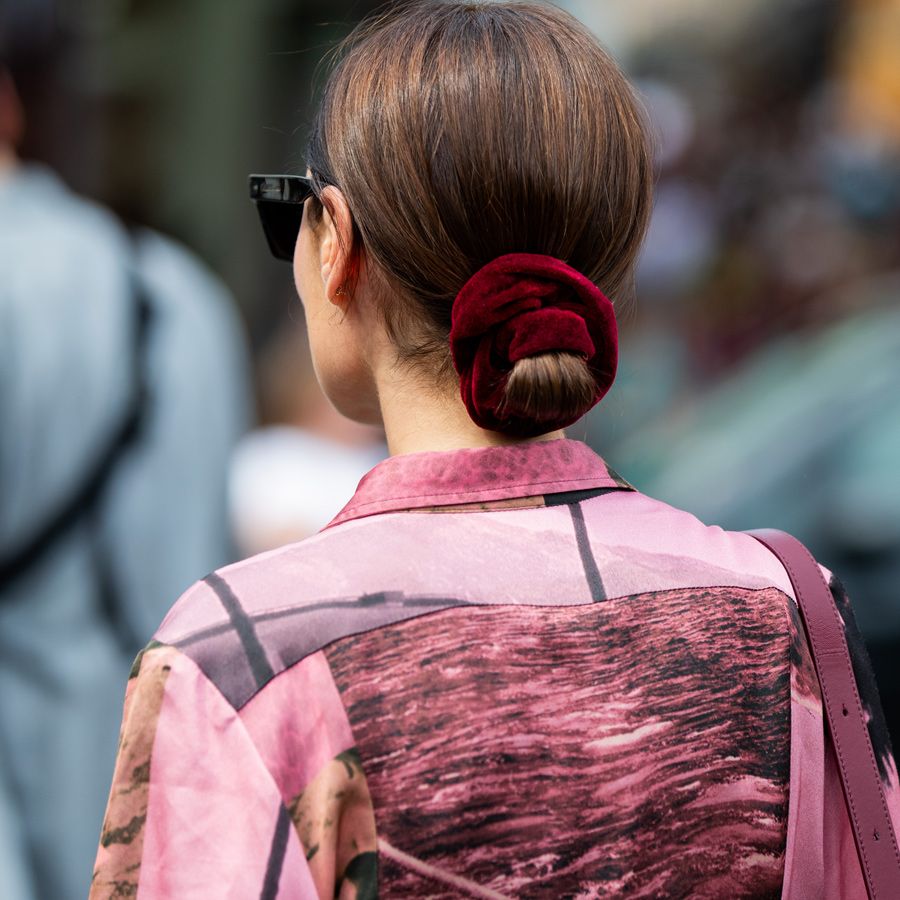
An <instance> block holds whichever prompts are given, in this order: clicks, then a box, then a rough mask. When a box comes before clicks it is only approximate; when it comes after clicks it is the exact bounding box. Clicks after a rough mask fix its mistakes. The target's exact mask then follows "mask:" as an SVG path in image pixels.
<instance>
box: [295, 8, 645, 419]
mask: <svg viewBox="0 0 900 900" xmlns="http://www.w3.org/2000/svg"><path fill="white" fill-rule="evenodd" d="M308 165H309V168H310V171H311V173H312V176H313V179H314V182H315V184H316V187H317V193H318V195H319V196H320V197H321V198H322V200H323V202H324V204H325V208H326V212H325V214H324V215H325V217H326V218H328V219H329V220H333V222H334V223H336V224H341V213H342V207H343V204H344V202H345V203H346V211H349V213H350V215H351V216H352V220H351V222H349V223H348V222H347V221H346V220H344V221H343V225H342V227H341V228H337V231H336V233H337V236H338V239H339V243H344V244H349V249H350V255H349V257H348V259H349V260H350V267H351V268H353V267H354V266H355V267H356V268H355V269H354V271H353V274H352V276H351V277H350V278H349V279H348V280H347V283H346V285H345V286H344V289H345V291H348V292H350V293H351V294H352V292H353V290H354V278H355V277H357V276H359V274H360V272H362V273H364V277H365V279H366V282H367V289H368V290H369V292H370V295H371V297H372V302H373V303H374V304H375V305H376V306H377V309H378V312H379V314H380V317H381V321H382V322H383V323H384V326H385V330H386V334H387V335H388V336H389V338H390V341H391V343H392V345H393V346H394V347H395V348H396V352H397V355H398V358H399V360H400V361H401V363H404V362H405V363H409V364H411V365H415V366H418V367H419V368H420V369H421V370H422V371H423V373H425V374H426V377H430V378H432V379H433V380H434V381H435V382H440V381H442V380H443V381H447V380H448V379H449V378H450V377H452V371H453V370H452V364H451V360H450V348H449V343H448V334H449V331H450V325H451V309H452V306H453V301H454V298H455V297H456V296H457V294H458V292H459V291H460V289H461V288H462V287H463V285H464V284H465V283H466V282H467V281H468V280H469V279H470V277H471V276H472V275H473V274H474V273H475V272H476V271H477V270H479V269H480V268H481V267H482V266H484V265H485V264H486V263H488V262H490V261H491V260H494V259H496V258H497V257H499V256H503V255H505V254H509V253H532V254H544V255H547V256H551V257H556V258H558V259H561V260H563V261H565V262H566V263H568V265H570V266H571V267H572V268H574V269H576V270H577V271H579V272H581V273H583V274H584V275H585V276H587V278H588V279H590V281H592V282H594V284H596V285H597V286H598V287H599V288H600V289H601V290H602V291H603V292H604V293H605V294H606V295H607V296H609V297H611V298H612V299H616V298H618V297H621V296H622V295H623V293H624V292H625V291H627V290H629V289H630V277H631V273H632V271H633V265H634V261H635V257H636V254H637V251H638V248H639V246H640V243H641V240H642V238H643V235H644V231H645V228H646V224H647V220H648V217H649V211H650V205H651V162H650V154H649V150H648V146H647V137H646V132H645V127H644V123H643V120H642V116H641V112H640V108H639V105H638V103H637V102H636V100H635V98H634V95H633V93H632V90H631V88H630V86H629V85H628V83H627V81H626V80H625V78H624V76H623V75H622V73H621V72H620V71H619V69H618V67H617V66H616V64H615V63H614V62H613V61H612V60H611V58H610V57H609V56H608V55H607V54H606V53H605V52H604V51H603V50H602V49H601V48H600V46H599V45H598V44H597V42H596V41H595V40H594V39H593V38H592V37H591V35H590V34H589V33H588V32H587V30H586V29H585V28H584V27H583V26H582V25H580V24H579V23H578V22H577V20H575V19H574V18H573V17H572V16H570V15H568V14H567V13H564V12H562V11H561V10H559V9H556V8H554V7H552V6H549V5H548V6H545V5H541V4H537V3H516V2H473V3H464V2H415V3H405V4H401V5H398V6H394V7H392V8H391V9H390V10H389V11H388V12H387V13H385V14H382V15H380V16H377V17H374V18H372V19H370V20H368V21H366V22H364V23H363V24H362V25H361V26H360V27H359V28H358V29H357V30H356V31H355V32H354V33H353V34H352V35H351V36H350V38H349V39H348V41H347V43H346V45H345V47H344V48H343V52H342V55H341V57H340V60H339V62H338V64H337V66H336V67H335V69H334V71H333V73H332V75H331V77H330V79H329V81H328V83H327V85H326V88H325V92H324V97H323V100H322V104H321V108H320V110H319V113H318V115H317V117H316V120H315V122H314V127H313V134H312V139H311V142H310V146H309V153H308ZM328 185H333V186H336V187H337V189H338V190H337V191H334V190H332V191H330V192H329V191H327V190H325V189H326V186H328ZM320 215H321V210H319V209H317V208H316V207H315V206H313V207H312V208H308V209H307V216H306V217H305V227H313V226H316V225H317V224H318V223H319V221H320ZM341 234H343V236H344V238H345V239H346V241H344V240H343V239H342V238H341V237H340V236H341ZM302 243H303V236H302V233H301V244H302ZM345 249H347V248H346V247H345ZM319 258H320V259H321V258H322V257H321V254H320V256H319ZM311 259H312V256H311V254H310V253H307V255H306V257H305V258H304V260H303V262H305V264H307V265H308V264H309V263H310V260H311ZM300 261H301V260H298V263H299V262H300ZM298 284H299V286H300V287H301V294H302V293H303V283H302V278H300V277H299V276H298ZM313 340H314V347H313V350H314V353H315V352H316V347H315V337H314V336H313ZM320 370H321V367H320ZM320 374H321V371H320ZM324 380H325V381H326V384H325V387H326V390H328V387H329V385H328V383H327V381H328V379H327V377H326V378H325V379H324ZM506 393H507V396H506V398H505V401H506V404H507V407H508V408H509V409H511V410H512V411H514V412H515V411H518V412H523V411H524V412H525V413H527V414H529V415H530V414H532V413H539V412H540V410H541V409H542V408H543V407H545V406H547V405H548V404H551V405H553V404H555V405H560V404H562V405H564V406H565V405H568V406H572V407H573V408H574V407H580V411H581V412H583V411H586V409H587V407H588V406H589V405H590V398H591V397H592V396H593V389H592V376H591V374H590V372H589V370H588V369H587V367H586V365H585V363H584V361H583V360H582V359H581V358H580V357H577V356H573V355H571V354H567V353H552V354H543V355H542V356H538V357H530V358H527V359H523V360H521V361H519V362H517V363H516V365H515V366H514V367H513V370H512V372H511V373H510V374H509V377H508V380H507V385H506Z"/></svg>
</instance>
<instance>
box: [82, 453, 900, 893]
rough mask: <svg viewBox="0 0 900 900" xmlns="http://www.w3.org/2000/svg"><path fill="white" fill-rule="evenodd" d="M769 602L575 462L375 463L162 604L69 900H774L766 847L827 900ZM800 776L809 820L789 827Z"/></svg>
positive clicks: (783, 599) (692, 537)
mask: <svg viewBox="0 0 900 900" xmlns="http://www.w3.org/2000/svg"><path fill="white" fill-rule="evenodd" d="M790 595H791V588H790V582H789V580H788V579H787V576H786V574H785V573H784V571H783V570H782V568H781V566H780V564H779V563H778V562H777V561H776V560H775V559H774V557H772V556H771V555H769V553H768V552H767V551H766V550H764V549H763V548H762V547H761V546H760V545H759V544H758V543H757V542H756V541H754V540H753V539H752V538H750V537H748V536H746V535H742V534H734V533H727V532H723V531H721V530H720V529H717V528H707V527H705V526H703V525H702V524H701V523H699V522H698V521H697V520H696V519H694V518H693V517H692V516H690V515H688V514H687V513H684V512H681V511H678V510H674V509H672V508H671V507H668V506H666V505H664V504H661V503H658V502H656V501H653V500H651V499H649V498H647V497H644V496H643V495H641V494H639V493H638V492H636V491H635V490H633V489H632V488H631V487H630V486H629V485H627V484H626V483H625V482H623V481H622V480H621V479H620V478H619V477H618V476H616V475H615V473H613V472H611V471H609V469H608V468H607V467H606V466H605V465H604V464H603V462H602V461H601V460H600V458H599V457H596V456H595V455H594V454H593V453H592V452H591V451H590V450H589V449H588V448H587V447H586V446H585V445H583V444H580V443H578V442H575V441H568V440H562V441H551V442H544V443H535V444H531V445H528V446H512V447H500V448H487V449H479V450H462V451H453V452H443V453H423V454H412V455H408V456H401V457H396V458H394V459H391V460H388V461H386V462H385V463H382V464H380V465H379V466H377V467H376V468H375V469H374V470H373V471H372V473H370V475H369V476H367V478H366V479H364V480H363V482H362V484H361V486H360V489H359V490H358V492H357V494H356V495H355V497H354V499H353V500H352V501H351V503H350V504H348V506H347V507H346V508H345V510H344V511H343V512H342V513H341V514H340V515H339V516H338V517H337V519H336V520H335V524H333V525H332V526H330V527H329V529H327V530H326V531H325V532H324V533H322V534H321V535H320V536H318V537H316V538H314V539H312V540H309V541H304V542H302V543H300V544H297V545H293V546H291V547H287V548H285V549H283V550H278V551H275V552H273V553H269V554H265V555H263V556H261V557H256V558H254V559H251V560H247V561H245V562H243V563H239V564H237V565H235V566H231V567H229V568H227V569H225V570H222V571H221V572H219V573H216V574H213V575H211V576H209V577H208V578H207V579H205V580H204V581H203V582H200V583H198V585H196V586H195V587H194V588H193V589H192V590H191V591H189V592H188V593H187V594H186V595H185V596H184V597H183V598H182V599H181V600H180V601H179V603H178V604H176V606H175V607H174V608H173V610H172V612H171V613H170V615H169V616H168V618H167V619H166V621H165V622H164V623H163V626H162V627H161V629H160V631H159V633H158V634H157V641H159V642H160V644H151V645H150V649H148V651H146V652H145V653H144V655H143V658H142V660H141V663H140V666H139V667H138V671H137V672H136V673H135V676H136V677H134V678H133V679H132V681H131V682H130V685H129V703H130V705H132V704H133V705H134V706H135V708H141V709H143V710H144V714H143V715H142V716H140V717H139V720H138V721H133V720H132V718H131V717H130V716H129V715H128V713H127V711H126V719H125V723H126V724H125V730H124V733H123V739H124V744H125V745H127V746H129V747H130V748H132V753H129V754H128V755H127V757H125V758H124V759H123V760H122V761H120V766H119V769H118V770H117V776H116V781H115V783H114V786H113V793H112V798H111V805H110V810H109V813H108V820H107V823H106V827H105V830H104V840H103V843H104V845H105V846H109V845H112V844H114V843H116V841H117V840H118V839H121V835H123V834H125V833H128V835H129V837H130V838H131V842H132V843H131V850H130V852H128V853H119V854H115V855H111V856H110V864H109V865H107V864H106V863H104V856H103V852H102V851H101V855H100V857H99V860H98V862H99V868H98V873H97V876H96V879H95V888H98V889H99V888H100V887H101V885H112V884H119V883H121V882H123V881H125V882H131V883H134V884H135V885H136V884H137V883H138V880H139V881H140V885H141V889H142V892H143V891H146V892H147V895H148V896H173V897H175V896H177V897H182V896H192V891H195V892H196V890H197V885H201V884H207V885H227V886H228V887H229V890H230V893H229V894H228V895H231V896H241V897H243V896H256V895H257V894H258V893H259V892H260V891H261V890H262V889H263V887H264V885H268V886H269V887H268V893H265V892H264V894H263V895H264V896H270V897H294V896H297V897H300V896H320V897H328V896H332V895H335V896H337V895H338V894H340V896H348V897H352V896H359V897H364V896H365V897H373V896H376V895H380V896H386V897H423V896H429V897H460V896H483V897H598V896H609V895H616V894H618V893H624V894H627V895H629V896H648V897H677V896H692V897H695V896H708V897H721V896H754V897H763V896H781V890H782V888H781V885H782V880H783V878H784V875H785V866H786V858H785V849H786V845H788V849H789V851H792V855H789V858H788V860H787V864H788V865H789V866H790V867H791V869H792V871H793V877H794V878H796V879H798V880H799V883H800V884H802V885H803V886H804V887H805V889H807V890H809V889H810V888H812V887H813V885H814V883H815V879H820V880H821V879H823V875H824V881H820V884H822V885H827V889H826V888H825V887H824V886H823V887H822V890H821V892H816V896H822V897H827V896H844V897H850V896H856V895H858V892H864V887H863V885H862V881H861V880H859V874H858V863H857V861H856V851H855V847H854V845H853V838H852V833H851V832H850V830H849V824H848V822H847V818H846V813H845V812H844V811H843V799H842V796H841V793H840V786H839V783H838V782H837V781H836V772H835V771H834V770H833V768H829V770H828V774H827V781H826V770H825V754H824V743H823V738H824V733H823V725H822V712H821V700H820V697H819V693H818V685H817V682H816V679H815V675H814V671H813V669H812V663H811V660H810V657H809V651H808V649H807V645H806V641H805V639H803V638H802V637H801V635H802V628H800V627H799V618H798V612H797V608H796V605H795V603H794V601H793V600H792V599H791V596H790ZM848 636H849V637H851V638H854V637H855V633H854V632H853V631H852V630H851V633H850V634H849V635H848ZM851 645H852V641H851ZM869 678H870V674H869V673H868V671H866V672H864V673H863V674H862V676H861V677H858V683H859V685H860V688H861V692H862V695H863V700H864V703H866V704H867V705H869V707H870V713H871V714H873V716H874V719H873V724H874V725H876V726H880V721H879V720H880V707H879V706H878V704H877V697H875V698H873V697H872V696H871V695H869V696H867V694H869V691H870V689H869V684H870V681H869V680H868V679H869ZM151 694H152V695H153V696H154V697H157V698H158V702H157V703H155V704H154V703H149V704H148V702H147V699H146V698H147V696H148V695H151ZM138 695H143V698H142V702H140V703H137V704H135V697H136V696H138ZM873 699H874V705H873ZM151 708H152V709H153V714H152V715H150V716H147V715H146V711H147V710H148V709H151ZM870 728H871V730H872V731H873V736H876V748H875V749H876V753H877V755H878V756H879V759H880V765H881V768H882V772H883V774H884V775H885V776H886V778H887V779H889V784H890V796H891V799H892V800H893V801H895V804H896V805H895V814H896V812H897V810H898V809H900V803H896V801H897V800H898V793H897V776H896V769H895V767H894V762H893V759H892V757H891V755H890V749H889V747H888V746H887V742H886V737H885V733H884V731H883V729H882V728H880V727H874V728H873V727H872V726H870ZM211 732H213V733H214V737H215V740H214V741H213V740H211V738H212V737H213V734H211ZM792 741H793V742H794V747H795V750H794V759H793V760H792V757H791V746H792ZM213 745H215V746H216V749H215V754H216V758H215V760H214V761H213V764H212V765H211V764H210V763H211V761H210V760H209V759H208V758H207V755H208V753H209V751H210V747H211V746H213ZM829 752H830V750H829ZM160 757H162V758H163V762H162V765H161V766H160V769H161V771H164V772H165V773H166V774H165V783H164V784H161V785H160V786H159V788H157V787H156V785H155V783H154V778H153V773H154V771H155V769H156V767H157V764H158V762H157V761H158V760H159V758H160ZM830 765H831V767H833V760H830ZM148 772H149V773H150V774H149V780H148V779H147V773H148ZM792 779H793V782H792ZM800 779H803V785H804V792H805V791H809V792H810V794H808V795H807V797H808V796H811V795H812V796H817V797H819V798H820V802H819V804H818V805H817V804H815V803H812V804H810V803H807V805H806V806H805V807H804V809H803V811H802V814H801V812H800V810H799V809H796V810H792V812H794V815H793V816H791V815H790V814H789V791H788V785H789V783H794V784H797V785H799V784H800ZM173 783H174V784H177V785H178V790H177V791H175V792H173V791H172V784H173ZM823 804H824V805H823ZM817 811H818V812H817ZM897 820H900V816H898V817H896V818H895V821H897ZM135 823H139V825H137V826H136V825H135ZM823 829H824V831H823ZM789 835H790V836H792V840H791V842H790V843H789V841H788V838H789ZM817 835H818V837H817ZM791 844H792V846H791ZM132 854H133V855H132ZM136 861H137V862H141V865H140V867H139V868H137V869H134V868H131V867H132V866H133V864H134V862H136ZM839 872H844V873H845V875H844V877H848V876H847V873H850V875H851V876H852V875H855V876H856V877H855V878H853V880H852V882H851V884H852V886H853V889H851V890H846V889H845V890H844V891H843V892H841V891H840V889H839V884H840V882H839V877H838V873H839ZM132 880H133V881H132ZM311 883H312V884H311ZM312 885H315V888H314V889H313V886H312ZM353 885H355V892H354V888H353V887H352V886H353ZM304 890H306V891H307V893H304ZM313 890H315V893H313ZM226 893H227V892H226ZM99 895H101V896H102V894H99ZM194 895H197V896H200V895H201V894H196V893H195V894H194Z"/></svg>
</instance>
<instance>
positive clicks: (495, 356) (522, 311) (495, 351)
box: [450, 253, 618, 437]
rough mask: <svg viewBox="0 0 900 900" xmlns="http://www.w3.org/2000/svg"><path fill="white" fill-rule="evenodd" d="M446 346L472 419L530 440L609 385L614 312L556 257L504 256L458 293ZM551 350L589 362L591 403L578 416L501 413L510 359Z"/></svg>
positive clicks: (567, 420) (564, 421) (614, 355)
mask: <svg viewBox="0 0 900 900" xmlns="http://www.w3.org/2000/svg"><path fill="white" fill-rule="evenodd" d="M450 350H451V353H452V355H453V365H454V366H455V367H456V371H457V372H458V373H459V379H460V392H461V394H462V399H463V402H464V403H465V404H466V409H468V411H469V415H470V416H471V417H472V419H473V420H474V421H475V422H476V423H477V424H478V425H480V426H481V427H482V428H487V429H489V430H491V431H501V432H504V433H506V434H510V435H514V436H516V437H532V436H534V435H537V434H544V433H546V432H548V431H554V430H556V429H557V428H565V427H566V426H567V425H571V424H572V423H573V422H575V421H577V420H578V419H579V418H580V417H581V416H582V415H584V413H586V412H587V411H588V409H590V408H591V407H592V406H594V405H595V404H596V403H598V402H599V401H600V400H601V399H602V398H603V396H604V395H605V394H606V392H607V391H608V390H609V388H610V386H611V385H612V383H613V380H614V378H615V376H616V366H617V364H618V332H617V329H616V318H615V312H614V310H613V306H612V303H610V301H609V300H608V299H607V298H606V297H605V296H604V295H603V293H602V292H601V291H600V290H599V289H598V288H597V286H596V285H595V284H594V283H593V282H592V281H590V280H589V279H587V278H586V277H585V276H584V275H582V274H581V273H580V272H578V271H576V270H575V269H573V268H572V267H571V266H569V265H567V264H566V263H564V262H563V261H562V260H561V259H556V258H555V257H552V256H543V255H541V254H536V253H509V254H507V255H505V256H500V257H497V259H494V260H492V261H491V262H489V263H488V264H487V265H486V266H483V267H482V268H481V269H479V270H478V271H477V272H476V273H475V274H474V275H473V276H472V277H471V278H470V279H469V280H468V281H467V282H466V283H465V284H464V285H463V287H462V289H461V290H460V292H459V294H457V296H456V300H455V301H454V303H453V310H452V326H451V329H450ZM552 351H567V352H569V353H576V354H579V355H580V356H582V357H583V358H584V359H586V360H587V363H588V366H589V367H590V370H591V372H592V373H593V375H594V379H595V381H596V386H597V389H596V392H595V394H594V398H593V401H592V402H591V403H590V404H589V405H588V406H587V407H585V408H584V409H583V410H581V411H580V412H579V413H577V414H576V415H570V416H564V415H562V414H561V413H558V414H556V415H553V416H550V417H548V418H545V419H542V420H540V421H536V420H535V419H531V418H529V419H525V418H523V417H520V416H516V415H514V414H508V413H504V412H503V411H501V408H500V406H501V401H502V399H503V390H504V386H505V384H506V377H507V375H508V374H509V371H510V369H511V368H512V366H513V363H515V362H516V361H517V360H520V359H524V358H525V357H528V356H538V355H540V354H542V353H549V352H552Z"/></svg>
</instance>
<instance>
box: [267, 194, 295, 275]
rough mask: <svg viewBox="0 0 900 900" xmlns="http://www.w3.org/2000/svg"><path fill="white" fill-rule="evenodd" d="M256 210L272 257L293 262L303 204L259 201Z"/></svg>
mask: <svg viewBox="0 0 900 900" xmlns="http://www.w3.org/2000/svg"><path fill="white" fill-rule="evenodd" d="M257 208H258V209H259V219H260V221H261V222H262V226H263V231H264V232H265V233H266V239H267V240H268V242H269V249H270V250H271V251H272V253H273V255H274V256H275V257H277V258H278V259H285V260H288V261H291V260H293V258H294V247H295V246H296V244H297V235H298V234H299V233H300V223H301V221H302V220H303V204H301V203H279V202H277V201H268V202H267V201H265V200H259V201H257Z"/></svg>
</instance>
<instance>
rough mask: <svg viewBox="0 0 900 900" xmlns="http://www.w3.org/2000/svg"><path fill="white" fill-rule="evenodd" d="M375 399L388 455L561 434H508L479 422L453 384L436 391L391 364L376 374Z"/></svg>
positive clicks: (491, 445)
mask: <svg viewBox="0 0 900 900" xmlns="http://www.w3.org/2000/svg"><path fill="white" fill-rule="evenodd" d="M377 382H378V399H379V403H380V405H381V414H382V418H383V421H384V431H385V435H386V437H387V444H388V450H389V452H390V454H391V456H400V455H402V454H405V453H418V452H421V451H424V450H463V449H467V448H476V447H497V446H504V445H508V444H517V443H525V442H531V441H548V440H556V439H557V438H561V437H565V435H564V434H563V432H562V431H561V430H560V431H551V432H549V433H548V434H542V435H540V436H538V437H536V438H511V437H508V436H506V435H503V434H500V433H499V432H496V431H486V430H485V429H484V428H479V427H478V425H476V424H475V423H474V422H473V421H472V419H471V418H470V417H469V413H468V411H467V410H466V407H465V405H464V404H463V402H462V398H461V397H460V395H459V391H458V388H455V387H453V386H450V387H448V388H447V389H446V390H444V391H441V392H438V391H436V390H435V389H434V387H433V386H428V387H425V386H423V384H422V380H421V378H419V377H416V375H415V373H412V372H410V371H405V370H400V369H399V368H398V367H396V366H394V367H392V369H391V370H390V371H389V372H387V373H385V374H383V375H382V377H380V378H377Z"/></svg>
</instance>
